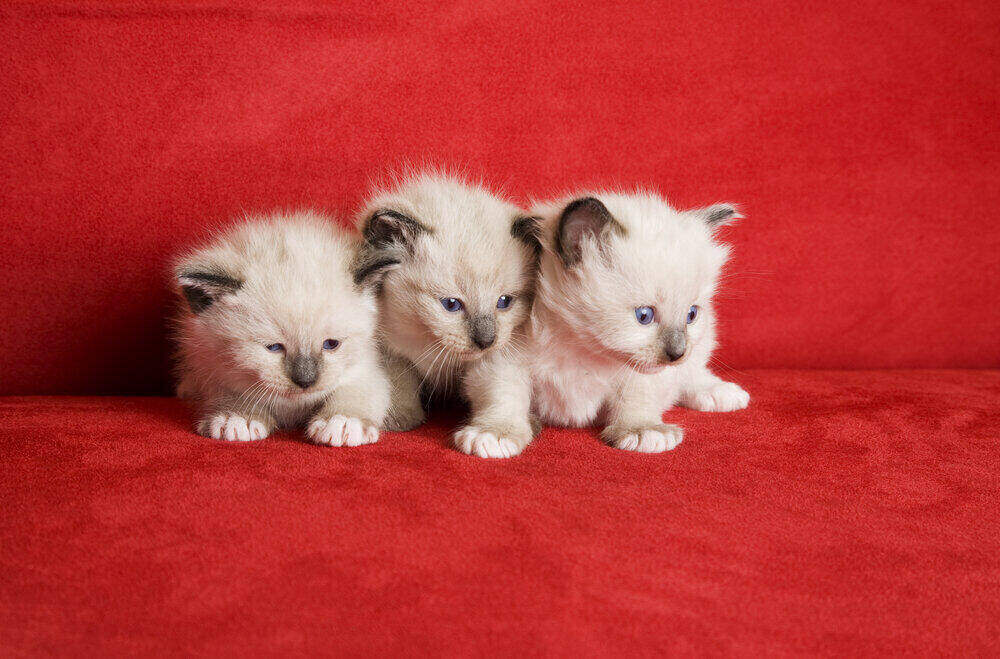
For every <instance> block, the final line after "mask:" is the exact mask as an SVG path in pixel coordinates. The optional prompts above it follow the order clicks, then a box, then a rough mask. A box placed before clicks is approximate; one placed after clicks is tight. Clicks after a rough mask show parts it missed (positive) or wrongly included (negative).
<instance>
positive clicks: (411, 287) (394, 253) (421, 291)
mask: <svg viewBox="0 0 1000 659" xmlns="http://www.w3.org/2000/svg"><path fill="white" fill-rule="evenodd" d="M535 226H536V225H535V221H534V218H525V217H523V215H522V214H521V213H520V212H519V211H518V209H517V208H516V207H514V206H513V205H511V204H508V203H506V202H503V201H501V200H500V199H497V198H496V197H494V196H493V195H491V194H489V193H488V192H486V191H485V190H481V189H478V188H471V187H469V186H466V185H464V184H461V183H458V182H456V181H453V180H450V179H445V178H439V177H421V178H418V179H415V180H412V181H410V182H408V183H407V184H404V185H403V186H402V187H401V188H400V189H398V190H396V191H394V192H392V193H389V194H386V195H382V196H381V197H378V198H376V199H374V200H373V201H372V202H371V203H370V204H369V206H368V210H366V212H365V214H364V217H363V227H362V231H363V233H364V235H365V239H366V243H367V246H368V258H369V259H370V260H371V261H372V262H373V263H377V262H385V261H386V260H390V259H391V260H392V262H393V267H392V268H391V269H389V270H388V271H387V272H386V273H385V274H384V279H383V281H382V285H381V308H382V321H383V326H382V329H383V331H384V336H385V339H386V341H387V343H388V344H389V345H390V346H391V347H392V348H393V349H395V350H396V351H399V352H402V353H403V354H405V355H406V356H407V357H409V358H410V359H411V360H413V361H414V362H415V363H416V364H417V366H418V367H419V368H420V369H421V370H422V371H424V372H429V371H431V370H437V369H447V368H450V367H453V366H456V365H458V364H460V363H462V362H467V361H471V360H476V359H479V358H481V357H482V356H483V355H485V354H486V353H488V352H491V351H501V352H502V351H505V350H508V349H509V348H510V347H511V336H512V334H513V332H514V330H515V329H516V328H517V327H518V326H520V325H521V324H522V323H523V322H524V321H525V319H526V318H527V316H528V312H529V310H530V306H531V296H532V292H533V291H532V286H533V280H534V272H535V268H536V264H537V249H538V245H537V239H536V238H535V236H534V234H533V233H532V230H533V229H534V228H535ZM380 260H381V261H380Z"/></svg>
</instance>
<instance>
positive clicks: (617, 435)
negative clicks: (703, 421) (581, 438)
mask: <svg viewBox="0 0 1000 659" xmlns="http://www.w3.org/2000/svg"><path fill="white" fill-rule="evenodd" d="M601 436H602V437H603V438H604V441H606V442H607V443H608V444H610V445H611V446H613V447H615V448H620V449H622V450H624V451H638V452H639V453H662V452H663V451H671V450H673V449H675V448H677V445H678V444H680V443H681V441H682V440H683V439H684V430H683V429H682V428H681V427H680V426H674V425H670V424H665V423H661V424H659V425H656V426H651V427H649V428H618V427H610V426H609V427H607V428H605V429H604V431H603V432H602V433H601Z"/></svg>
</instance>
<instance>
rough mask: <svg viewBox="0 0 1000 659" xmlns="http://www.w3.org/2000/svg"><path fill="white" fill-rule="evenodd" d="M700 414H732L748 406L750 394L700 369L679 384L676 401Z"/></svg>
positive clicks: (706, 369)
mask: <svg viewBox="0 0 1000 659" xmlns="http://www.w3.org/2000/svg"><path fill="white" fill-rule="evenodd" d="M678 402H679V403H680V404H681V405H683V406H684V407H690V408H691V409H694V410H699V411H701V412H732V411H734V410H742V409H743V408H744V407H746V406H747V405H749V404H750V394H748V393H747V392H746V391H744V389H743V387H741V386H740V385H738V384H736V383H735V382H726V381H725V380H723V379H721V378H719V377H717V376H716V375H714V374H713V373H712V372H711V371H709V370H708V368H705V367H702V368H701V369H699V370H698V371H697V372H696V373H695V374H694V375H693V376H692V377H691V378H690V379H689V380H687V381H685V382H683V383H682V384H681V396H680V401H678Z"/></svg>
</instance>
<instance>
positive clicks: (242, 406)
mask: <svg viewBox="0 0 1000 659" xmlns="http://www.w3.org/2000/svg"><path fill="white" fill-rule="evenodd" d="M252 397H253V394H251V396H250V397H249V398H250V399H248V400H244V398H247V397H239V398H237V397H235V396H222V397H219V398H217V399H215V400H213V401H211V402H209V403H208V404H206V405H205V406H204V409H203V411H202V414H201V416H200V418H199V419H198V423H197V424H196V430H197V432H198V434H199V435H201V436H203V437H209V438H211V439H224V440H227V441H230V442H252V441H257V440H261V439H264V438H265V437H267V436H268V435H270V434H271V431H273V430H274V428H275V426H276V425H277V423H276V421H275V419H274V417H273V416H272V415H271V414H269V413H267V412H266V411H264V410H261V409H259V407H260V406H259V405H251V402H252Z"/></svg>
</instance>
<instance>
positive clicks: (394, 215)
mask: <svg viewBox="0 0 1000 659" xmlns="http://www.w3.org/2000/svg"><path fill="white" fill-rule="evenodd" d="M429 231H430V229H428V228H427V227H426V226H424V225H423V224H421V223H420V222H418V221H417V220H415V219H413V218H412V217H410V216H409V215H405V214H403V213H400V212H399V211H394V210H389V209H380V210H377V211H375V212H374V213H372V214H371V215H369V216H368V219H366V220H365V222H364V225H363V226H362V227H361V236H362V238H364V244H362V245H361V247H360V249H359V250H358V254H357V257H355V259H354V263H352V264H351V271H352V272H353V273H354V284H355V285H356V286H359V287H361V288H367V287H369V286H379V285H380V284H381V283H382V280H383V279H384V278H385V275H386V274H388V273H389V272H390V271H392V270H395V269H396V268H398V267H399V264H400V263H402V262H403V261H404V260H405V259H406V258H407V257H408V256H409V255H410V254H412V253H413V241H414V240H416V238H417V236H419V235H420V234H422V233H426V232H429Z"/></svg>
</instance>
